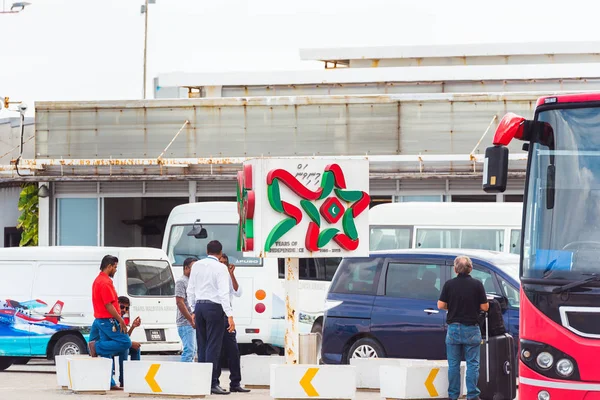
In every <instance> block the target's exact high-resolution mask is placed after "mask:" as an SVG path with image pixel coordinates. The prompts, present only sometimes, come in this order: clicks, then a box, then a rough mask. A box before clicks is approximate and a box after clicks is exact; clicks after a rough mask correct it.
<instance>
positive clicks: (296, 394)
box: [271, 364, 356, 399]
mask: <svg viewBox="0 0 600 400" xmlns="http://www.w3.org/2000/svg"><path fill="white" fill-rule="evenodd" d="M355 396H356V367H353V366H350V365H310V364H301V365H271V397H272V398H274V399H354V397H355Z"/></svg>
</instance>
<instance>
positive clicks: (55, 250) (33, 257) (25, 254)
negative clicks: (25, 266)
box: [0, 246, 167, 267]
mask: <svg viewBox="0 0 600 400" xmlns="http://www.w3.org/2000/svg"><path fill="white" fill-rule="evenodd" d="M107 254H110V255H114V256H116V257H118V258H126V259H127V258H130V257H135V258H138V259H155V260H160V259H163V260H167V256H166V254H165V253H164V251H162V250H161V249H157V248H153V247H98V246H40V247H9V248H3V249H0V261H37V260H44V261H90V260H98V267H100V262H101V261H102V257H104V256H105V255H107ZM119 261H121V262H123V261H125V260H121V259H120V260H119Z"/></svg>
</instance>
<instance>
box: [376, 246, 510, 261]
mask: <svg viewBox="0 0 600 400" xmlns="http://www.w3.org/2000/svg"><path fill="white" fill-rule="evenodd" d="M370 254H371V255H373V256H376V255H379V254H419V255H427V254H432V255H450V256H468V257H471V258H477V259H480V260H485V261H490V262H493V263H495V264H518V263H519V255H518V254H511V253H504V252H500V251H491V250H476V249H399V250H372V251H371V252H370Z"/></svg>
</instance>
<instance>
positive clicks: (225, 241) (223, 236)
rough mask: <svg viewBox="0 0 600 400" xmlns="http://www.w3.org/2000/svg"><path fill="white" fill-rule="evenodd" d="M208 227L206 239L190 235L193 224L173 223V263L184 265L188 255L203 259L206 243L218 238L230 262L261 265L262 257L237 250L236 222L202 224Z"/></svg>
mask: <svg viewBox="0 0 600 400" xmlns="http://www.w3.org/2000/svg"><path fill="white" fill-rule="evenodd" d="M202 227H203V228H204V229H206V233H207V235H208V237H207V238H206V239H196V237H194V236H188V233H189V232H190V231H191V230H192V228H193V224H186V225H173V226H172V227H171V232H170V233H169V246H168V249H167V254H168V256H169V260H170V261H171V264H173V265H183V261H184V260H185V259H186V258H188V257H196V258H198V259H202V258H204V257H206V245H207V244H208V242H210V241H212V240H218V241H219V242H221V244H222V245H223V253H225V254H227V256H228V257H229V262H230V263H231V264H233V265H235V266H244V267H245V266H250V267H256V266H261V265H262V261H261V259H260V258H254V257H244V255H243V254H242V252H241V251H237V235H238V228H237V225H235V224H202Z"/></svg>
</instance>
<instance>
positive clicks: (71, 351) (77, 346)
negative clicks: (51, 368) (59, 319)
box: [52, 335, 87, 356]
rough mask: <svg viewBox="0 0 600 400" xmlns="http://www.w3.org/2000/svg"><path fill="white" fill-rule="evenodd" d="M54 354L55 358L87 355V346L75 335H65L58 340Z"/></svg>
mask: <svg viewBox="0 0 600 400" xmlns="http://www.w3.org/2000/svg"><path fill="white" fill-rule="evenodd" d="M52 353H53V354H54V355H55V356H70V355H77V354H87V346H86V344H85V342H84V341H83V340H82V339H81V338H79V337H77V336H75V335H65V336H63V337H61V338H60V339H58V341H57V342H56V344H55V345H54V349H53V350H52Z"/></svg>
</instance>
